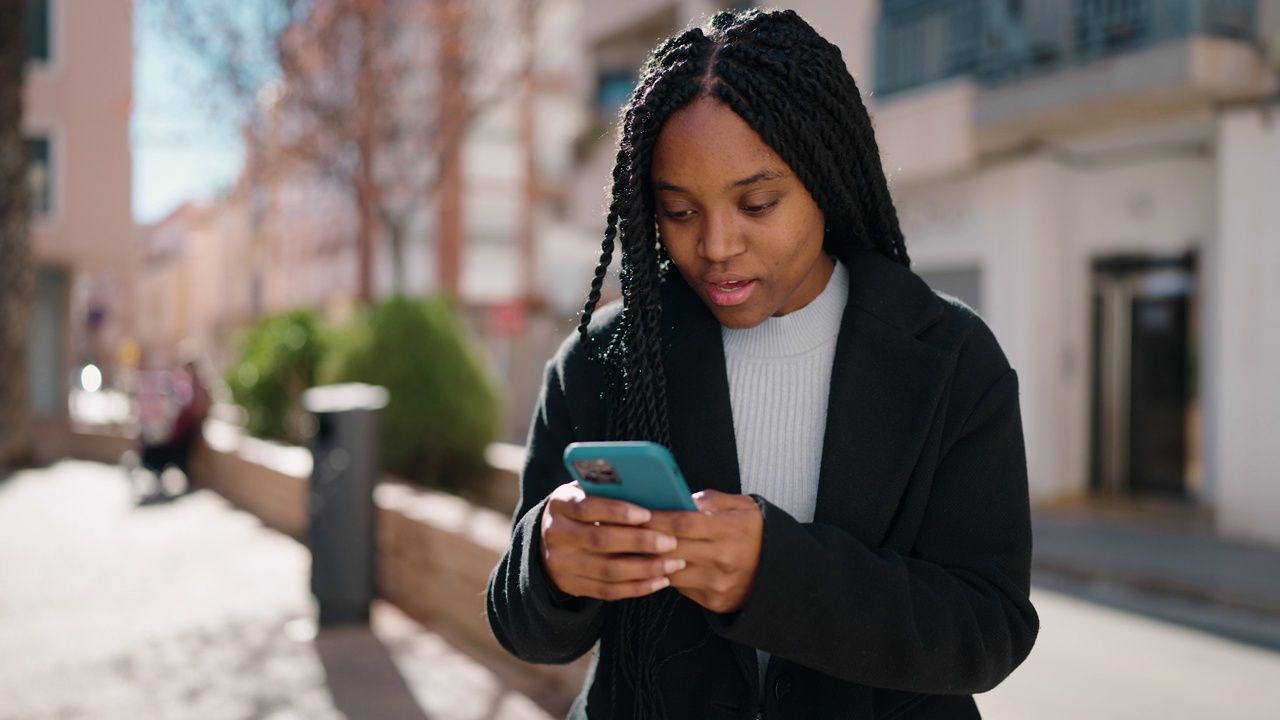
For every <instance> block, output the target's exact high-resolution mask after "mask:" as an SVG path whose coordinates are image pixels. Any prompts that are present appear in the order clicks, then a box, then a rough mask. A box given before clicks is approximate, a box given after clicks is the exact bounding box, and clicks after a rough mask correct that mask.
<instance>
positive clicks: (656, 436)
mask: <svg viewBox="0 0 1280 720" xmlns="http://www.w3.org/2000/svg"><path fill="white" fill-rule="evenodd" d="M700 97H714V98H716V99H718V100H720V101H722V102H724V103H725V104H726V105H728V106H729V107H730V108H732V109H733V111H734V112H736V113H737V114H738V115H740V116H741V117H742V118H743V119H744V120H745V121H746V122H747V123H748V124H749V125H750V126H751V127H752V128H753V129H754V130H755V131H756V132H757V133H759V135H760V136H761V138H762V139H763V140H764V141H765V142H766V143H767V144H768V145H769V146H771V147H772V148H773V149H774V150H775V151H776V152H777V153H778V155H779V156H780V157H782V159H783V160H784V161H786V163H787V164H788V165H789V166H790V167H791V169H792V170H793V171H794V172H795V173H796V175H797V177H798V178H799V179H800V181H801V182H802V183H803V184H804V186H805V187H806V189H808V191H809V193H810V194H811V195H812V196H813V198H814V202H815V203H817V205H818V207H819V208H820V209H821V210H822V212H823V215H824V217H825V219H826V224H827V228H828V230H829V232H828V234H827V240H826V242H825V245H826V248H827V251H828V252H830V253H832V254H833V255H836V256H837V257H840V258H841V259H842V260H844V261H845V262H846V263H848V262H850V252H851V250H852V249H853V248H855V247H865V248H873V249H875V250H876V251H878V252H880V253H881V254H883V255H885V256H886V257H888V258H890V259H892V260H894V261H895V262H898V263H900V264H902V265H904V266H909V265H910V260H909V258H908V257H907V252H906V247H905V244H904V241H903V236H902V230H901V228H900V227H899V224H898V217H897V212H896V210H895V209H894V206H893V201H892V198H891V196H890V194H889V186H888V181H887V179H886V177H885V174H884V171H883V168H882V167H881V160H880V152H879V148H878V147H877V145H876V141H875V134H874V131H873V129H872V125H871V118H870V116H869V115H868V113H867V110H866V106H865V105H864V104H863V102H862V97H861V94H860V92H859V90H858V87H857V84H856V83H855V81H854V79H853V78H852V76H850V75H849V72H848V70H847V68H846V66H845V64H844V59H843V57H842V55H841V53H840V50H839V49H838V48H837V47H836V46H835V45H832V44H831V43H829V42H827V41H826V40H824V39H823V38H822V37H821V36H819V35H818V34H817V33H816V32H815V31H814V30H813V28H812V27H810V26H809V25H808V24H807V23H805V22H804V20H802V19H801V18H800V17H799V16H798V15H796V14H795V13H794V12H793V11H790V10H786V11H769V12H761V11H758V10H747V11H744V12H741V13H732V12H723V13H719V14H717V15H715V16H714V17H713V18H712V19H711V21H710V23H709V24H708V27H707V29H706V30H703V29H701V28H690V29H687V30H685V31H684V32H682V33H680V34H677V35H675V36H672V37H671V38H669V39H667V40H666V41H664V42H663V43H662V44H661V45H659V46H658V47H657V48H656V49H655V50H654V51H653V53H652V55H651V56H650V57H649V59H648V61H647V62H646V63H645V65H644V67H643V68H642V69H641V76H640V80H639V82H638V83H637V85H636V88H635V90H634V91H633V92H632V94H631V97H630V99H629V101H628V103H627V105H626V107H625V108H624V110H623V112H622V117H621V128H622V132H621V137H620V140H619V144H618V152H617V156H616V158H615V163H614V168H613V176H612V184H611V187H610V199H609V211H608V215H607V218H606V223H605V225H606V227H605V234H604V240H603V242H602V243H601V246H600V261H599V263H598V264H597V266H596V269H595V274H594V276H593V278H592V281H591V288H590V291H589V293H588V295H587V300H586V303H585V304H584V306H583V310H582V317H581V319H580V322H579V324H578V332H579V334H580V335H581V338H582V342H583V343H584V345H585V346H586V348H587V352H588V355H589V356H590V357H591V358H592V359H593V360H595V361H596V362H598V363H600V364H601V365H603V366H604V369H605V372H606V376H607V378H608V384H607V387H608V390H607V396H606V397H607V406H608V408H609V410H608V414H609V418H608V428H607V431H606V432H607V437H608V438H610V439H616V440H651V441H654V442H658V443H661V444H663V445H666V446H670V444H671V437H670V435H671V432H670V426H669V423H668V417H667V401H666V375H665V373H664V369H663V362H662V332H661V331H662V305H661V302H660V292H659V291H660V287H661V284H662V283H663V282H664V280H665V277H666V274H667V269H668V267H669V265H670V257H669V255H668V254H667V252H666V250H665V248H664V247H663V246H662V244H661V238H660V237H659V233H658V227H657V222H656V217H655V210H654V201H653V193H652V188H651V186H650V182H651V178H650V168H651V165H652V161H653V151H654V148H655V146H656V144H657V140H658V136H659V134H660V133H661V131H662V127H663V125H664V124H665V122H666V121H667V119H668V118H670V117H671V115H672V114H674V113H675V112H676V111H678V110H679V109H681V108H683V107H685V106H687V105H688V104H689V103H691V102H693V101H694V100H695V99H697V98H700ZM615 252H616V253H617V254H618V255H619V256H620V262H619V265H620V269H619V277H620V280H621V289H622V311H621V316H620V318H619V321H618V324H617V327H616V330H615V331H614V333H613V335H612V336H610V337H608V338H607V339H604V340H603V345H598V344H597V341H596V340H595V339H594V338H593V336H592V334H591V331H590V324H591V319H592V316H593V315H594V313H595V310H596V308H597V306H598V305H599V302H600V294H601V288H602V287H603V284H604V280H605V278H606V276H607V275H608V271H609V267H610V265H611V264H612V262H613V258H614V255H615ZM678 597H679V596H678V594H677V593H676V592H675V591H674V590H670V589H668V590H663V591H660V592H658V593H655V594H654V595H650V596H648V597H645V598H639V599H636V600H627V601H622V602H618V603H612V604H611V606H610V607H611V612H610V613H609V616H608V617H609V619H608V622H609V623H610V626H611V627H612V629H613V635H612V638H613V642H615V643H616V645H613V646H610V647H609V648H608V651H609V652H611V653H612V662H613V671H612V678H613V681H614V687H613V688H612V689H611V691H610V697H611V701H612V702H614V703H615V704H616V702H617V700H618V693H617V684H618V683H619V681H621V683H623V684H625V685H627V686H629V687H630V689H631V691H632V693H633V696H634V700H635V703H636V705H635V708H634V709H633V711H632V714H634V715H635V716H638V717H645V718H662V717H665V716H666V712H665V711H666V708H665V707H664V705H663V700H662V694H661V693H660V692H658V687H659V678H658V671H659V669H660V668H661V667H662V665H663V664H664V663H665V662H666V660H667V659H669V658H670V657H671V654H670V653H669V654H668V655H667V657H660V656H659V655H658V652H659V651H658V648H659V645H660V643H659V641H660V640H661V639H662V635H663V632H664V631H665V629H666V626H667V623H668V621H669V619H670V615H671V612H672V611H673V609H674V607H675V604H676V601H677V599H678ZM700 642H706V638H702V639H701V640H700ZM681 652H683V651H681ZM677 654H678V653H677ZM614 710H615V711H616V710H618V708H616V707H615V708H614ZM623 710H624V712H625V709H623Z"/></svg>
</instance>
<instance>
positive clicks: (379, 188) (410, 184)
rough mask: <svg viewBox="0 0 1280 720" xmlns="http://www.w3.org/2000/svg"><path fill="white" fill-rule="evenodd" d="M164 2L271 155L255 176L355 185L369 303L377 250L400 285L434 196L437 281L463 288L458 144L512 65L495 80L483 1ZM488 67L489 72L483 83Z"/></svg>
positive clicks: (509, 78) (493, 44)
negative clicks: (408, 250) (304, 173)
mask: <svg viewBox="0 0 1280 720" xmlns="http://www.w3.org/2000/svg"><path fill="white" fill-rule="evenodd" d="M164 1H165V2H167V3H168V5H167V7H168V8H169V10H170V20H171V22H170V25H171V27H172V28H174V29H175V30H177V32H178V34H179V36H180V37H181V38H182V39H183V40H185V41H186V42H187V44H188V45H189V46H190V47H191V48H193V49H194V50H195V51H196V53H197V54H198V55H199V56H200V57H201V58H203V59H204V61H205V62H206V64H207V65H208V66H209V67H210V68H211V73H212V75H213V77H214V78H216V79H217V80H218V81H219V82H220V83H221V85H222V87H223V88H224V89H226V90H229V91H230V92H229V93H228V97H230V99H231V101H232V103H233V104H235V105H236V106H237V107H238V108H240V112H241V113H242V114H243V116H244V117H245V118H246V119H248V120H249V121H250V122H251V123H252V125H253V127H254V129H253V131H252V132H251V133H250V134H249V136H250V139H251V140H252V142H254V143H255V144H256V145H257V146H258V147H257V148H256V150H255V151H252V152H250V155H258V156H261V157H266V158H268V161H267V163H266V164H268V165H270V166H271V167H268V168H263V171H262V172H260V173H259V174H260V175H262V176H266V177H270V175H271V174H272V173H287V172H292V171H297V170H298V169H299V168H311V169H314V170H315V171H317V172H319V173H320V174H321V175H323V176H324V177H326V178H328V179H330V180H332V181H334V182H336V183H337V184H338V185H340V186H341V187H344V188H346V190H347V191H348V192H349V194H350V197H351V198H352V200H353V204H354V206H355V208H356V211H357V215H358V219H359V222H358V224H357V228H358V230H357V237H356V238H355V241H356V247H357V248H358V250H359V253H358V257H359V258H360V261H359V264H358V265H359V267H358V283H357V287H358V291H357V295H358V296H359V297H360V299H362V300H365V301H367V300H369V299H371V297H372V278H373V258H374V251H375V247H376V245H377V243H378V242H379V241H380V240H381V239H382V238H385V239H386V241H387V243H388V247H389V250H390V252H391V257H392V268H393V283H394V285H395V289H397V290H400V289H402V288H403V284H404V277H403V268H404V258H403V248H404V242H405V239H406V235H407V234H408V233H409V232H410V227H411V225H412V221H413V220H414V219H415V218H416V217H417V214H418V213H421V212H423V210H424V209H425V208H426V207H428V206H429V205H430V204H431V202H432V201H434V202H435V203H437V206H438V207H437V212H438V228H439V232H437V241H438V243H439V253H440V268H441V270H440V273H441V278H440V279H441V286H442V288H443V289H444V290H445V291H446V292H447V293H449V294H452V295H455V296H456V293H457V286H458V276H459V272H458V265H459V263H460V258H459V255H460V252H459V245H460V242H461V234H462V228H461V222H460V218H461V196H460V195H459V194H458V186H459V185H460V182H461V178H460V173H461V167H460V160H459V148H460V147H461V145H462V140H463V138H464V136H465V134H466V132H467V129H468V126H469V123H470V122H471V120H473V119H474V118H475V116H476V115H477V113H479V112H480V111H482V110H483V109H484V108H485V107H487V106H488V105H489V104H490V103H491V102H492V101H493V100H496V99H498V98H500V97H501V96H502V95H503V93H504V92H505V90H506V88H507V86H509V85H510V84H511V82H514V80H515V77H516V71H517V68H516V67H515V65H514V62H509V63H508V64H509V65H510V67H508V68H506V70H507V71H506V73H505V76H504V73H503V72H501V71H499V72H498V73H496V75H497V79H496V80H495V77H494V76H493V75H494V74H493V73H492V71H493V69H494V68H495V67H500V66H501V65H502V63H501V62H497V63H495V62H493V60H494V59H495V58H497V57H499V56H500V53H497V52H495V50H496V49H497V47H498V43H499V41H498V40H497V37H498V36H499V34H496V33H491V34H489V35H487V36H486V35H482V34H480V33H473V32H472V29H473V28H475V27H478V26H481V25H488V24H491V22H490V21H491V20H492V18H491V17H488V16H484V14H483V11H482V10H478V8H481V7H482V4H481V3H480V2H477V1H476V0H429V1H425V2H418V1H409V0H270V1H269V2H262V3H255V4H252V5H245V4H240V3H228V1H227V0H219V1H217V2H209V0H164ZM246 7H252V8H254V10H252V11H246V10H245V9H244V8H246ZM478 15H479V16H480V17H478ZM484 38H491V39H489V40H487V41H486V40H485V39H484ZM268 66H269V67H268ZM482 69H483V70H484V71H488V72H490V76H489V77H487V78H483V79H481V78H479V74H480V71H481V70H482ZM268 76H271V77H274V78H275V83H276V85H275V90H274V91H273V92H272V93H270V94H269V95H270V96H271V98H272V102H271V103H270V104H269V105H267V106H264V105H263V104H261V103H260V102H259V100H260V97H261V92H260V91H261V88H262V86H263V83H264V79H265V78H266V77H268ZM477 80H481V81H480V82H477ZM477 88H484V89H482V90H480V91H478V92H477V91H476V89H477ZM437 190H439V192H437Z"/></svg>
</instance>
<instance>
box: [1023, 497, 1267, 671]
mask: <svg viewBox="0 0 1280 720" xmlns="http://www.w3.org/2000/svg"><path fill="white" fill-rule="evenodd" d="M1032 525H1033V536H1034V538H1035V546H1034V551H1033V561H1032V583H1033V584H1035V585H1038V586H1040V587H1043V588H1047V589H1052V590H1057V591H1062V592H1067V593H1070V594H1073V595H1076V596H1079V597H1084V598H1086V599H1089V600H1093V601H1097V602H1102V603H1105V604H1108V605H1112V606H1115V607H1118V608H1121V609H1128V610H1133V611H1136V612H1141V613H1142V614H1144V615H1148V616H1152V617H1156V618H1158V619H1162V620H1168V621H1172V622H1177V623H1180V624H1183V625H1188V626H1191V627H1194V628H1197V629H1200V630H1205V631H1208V632H1212V633H1215V634H1218V635H1221V636H1224V637H1228V638H1231V639H1233V640H1238V641H1242V642H1247V643H1250V644H1254V645H1258V646H1261V647H1265V648H1269V649H1273V650H1280V548H1277V547H1267V546H1263V545H1256V544H1249V543H1244V542H1236V541H1231V540H1226V539H1223V538H1220V537H1217V536H1215V535H1214V534H1213V532H1212V527H1211V520H1210V519H1209V518H1207V517H1206V516H1205V515H1204V514H1203V511H1200V510H1196V509H1194V508H1191V507H1189V506H1181V505H1178V504H1176V503H1171V502H1161V501H1146V502H1143V501H1128V502H1125V501H1121V502H1115V501H1112V502H1094V503H1090V504H1080V505H1076V506H1073V507H1067V508H1057V509H1054V510H1049V511H1042V512H1038V513H1036V514H1035V515H1034V516H1033V518H1032Z"/></svg>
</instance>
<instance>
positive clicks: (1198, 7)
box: [876, 0, 1258, 98]
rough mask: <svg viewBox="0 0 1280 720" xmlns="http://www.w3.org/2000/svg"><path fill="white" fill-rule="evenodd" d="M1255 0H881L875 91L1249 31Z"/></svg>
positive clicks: (1034, 70) (1044, 68) (998, 77)
mask: <svg viewBox="0 0 1280 720" xmlns="http://www.w3.org/2000/svg"><path fill="white" fill-rule="evenodd" d="M1257 14H1258V12H1257V2H1256V0H884V3H883V9H882V15H881V19H880V23H879V25H878V27H877V28H876V34H877V38H876V93H877V95H878V96H879V97H880V98H888V97H890V96H893V95H894V94H897V93H902V92H906V91H909V90H913V89H916V88H920V87H923V86H926V85H930V84H933V83H937V82H940V81H943V80H949V79H952V78H956V77H961V76H968V77H972V78H974V79H975V80H976V81H978V82H979V83H981V84H982V85H984V86H992V85H999V84H1002V83H1008V82H1013V81H1017V80H1019V79H1024V78H1027V77H1029V76H1033V75H1037V74H1041V73H1045V72H1049V71H1054V70H1057V69H1061V68H1064V67H1069V66H1073V65H1081V64H1087V63H1090V62H1092V61H1095V60H1098V59H1102V58H1106V57H1111V56H1116V55H1119V54H1121V53H1126V52H1132V51H1135V50H1139V49H1142V48H1146V47H1148V46H1153V45H1157V44H1160V43H1162V42H1164V41H1167V40H1171V39H1176V38H1189V37H1191V36H1194V35H1201V36H1211V37H1221V38H1230V39H1237V40H1252V39H1254V36H1255V35H1256V31H1257V28H1256V23H1257Z"/></svg>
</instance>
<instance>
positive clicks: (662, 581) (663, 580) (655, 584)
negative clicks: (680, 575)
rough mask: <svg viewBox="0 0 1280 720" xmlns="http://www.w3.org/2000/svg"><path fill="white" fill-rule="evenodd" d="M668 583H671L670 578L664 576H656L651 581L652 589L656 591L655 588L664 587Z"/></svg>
mask: <svg viewBox="0 0 1280 720" xmlns="http://www.w3.org/2000/svg"><path fill="white" fill-rule="evenodd" d="M670 584H671V581H670V580H668V579H666V578H664V577H660V578H658V579H657V580H654V581H653V589H654V590H655V591H656V590H661V589H662V588H664V587H666V586H668V585H670Z"/></svg>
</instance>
